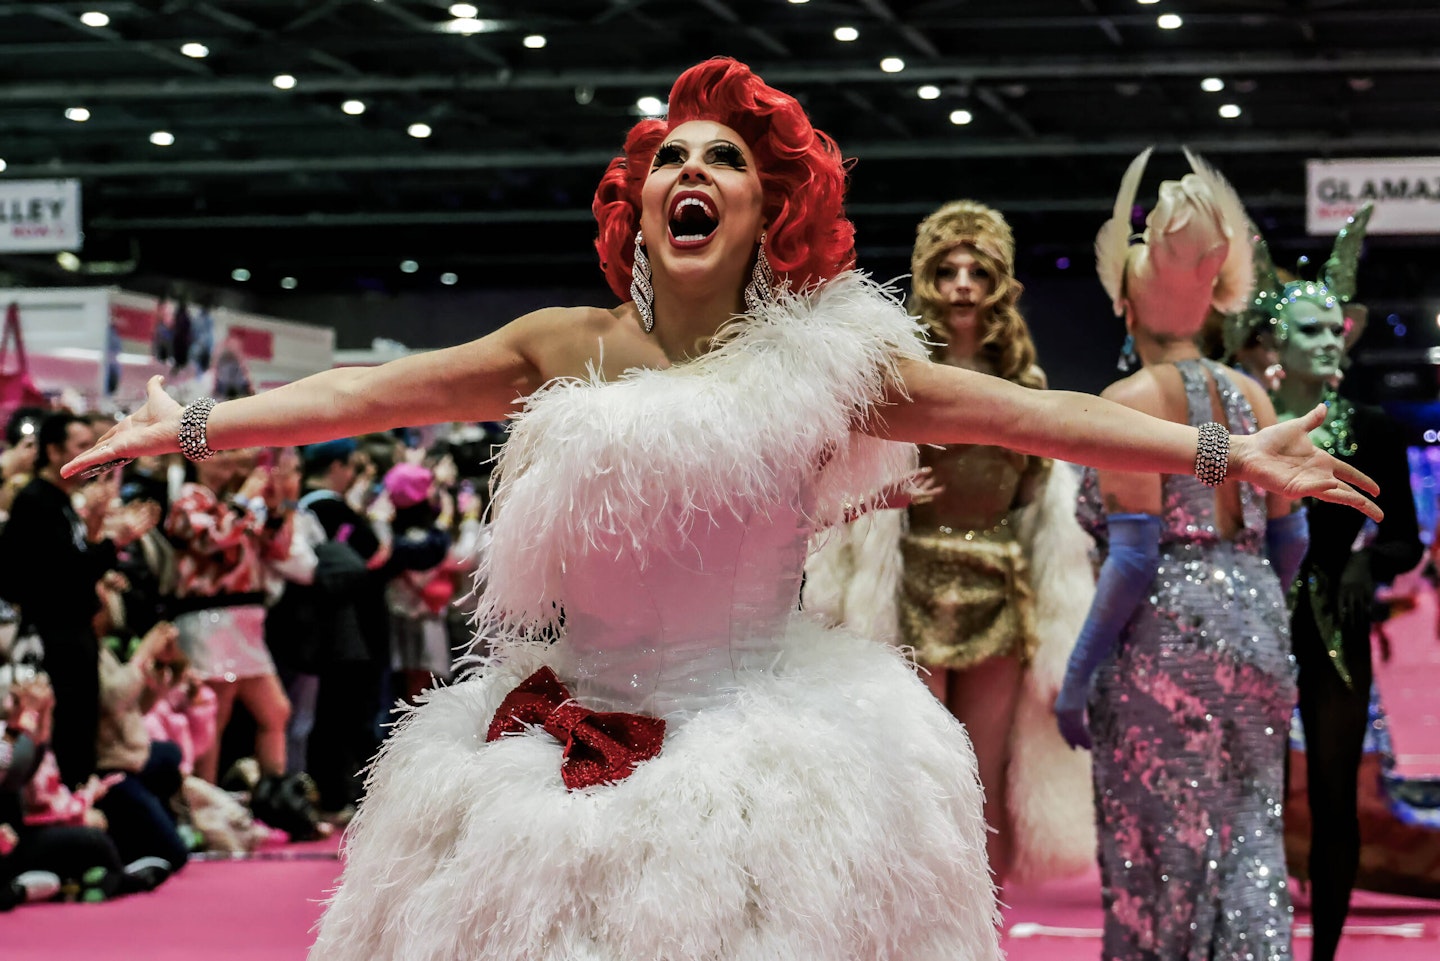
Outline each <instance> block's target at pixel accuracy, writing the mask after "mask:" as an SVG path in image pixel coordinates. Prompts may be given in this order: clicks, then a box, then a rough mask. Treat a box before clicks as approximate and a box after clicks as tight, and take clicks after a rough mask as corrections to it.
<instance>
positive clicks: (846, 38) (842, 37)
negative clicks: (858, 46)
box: [835, 27, 860, 43]
mask: <svg viewBox="0 0 1440 961" xmlns="http://www.w3.org/2000/svg"><path fill="white" fill-rule="evenodd" d="M835 39H836V40H839V41H840V42H841V43H850V42H851V41H853V40H859V39H860V31H859V30H856V29H855V28H854V27H836V28H835Z"/></svg>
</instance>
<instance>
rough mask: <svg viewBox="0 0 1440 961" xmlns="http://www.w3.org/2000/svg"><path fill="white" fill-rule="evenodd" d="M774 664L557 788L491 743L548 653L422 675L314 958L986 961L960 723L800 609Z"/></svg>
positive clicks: (990, 945) (534, 651)
mask: <svg viewBox="0 0 1440 961" xmlns="http://www.w3.org/2000/svg"><path fill="white" fill-rule="evenodd" d="M788 633H789V636H788V638H787V639H786V642H785V654H784V656H783V657H782V658H781V659H780V661H779V663H778V664H777V665H776V667H775V669H774V670H773V671H768V672H765V673H753V674H749V675H747V676H746V677H745V679H744V682H743V685H742V687H741V689H740V690H739V692H738V693H737V695H736V697H735V698H734V699H733V701H731V702H730V703H728V704H727V705H725V706H722V707H718V708H713V709H710V710H707V711H704V712H701V713H699V714H697V715H696V716H694V717H693V718H691V719H690V720H689V721H687V722H685V723H684V724H681V725H678V726H672V729H671V731H670V733H669V734H667V737H666V741H665V747H664V750H663V751H662V752H661V753H660V755H659V756H658V757H656V758H654V759H652V760H650V761H647V762H645V763H644V764H642V765H641V766H640V767H639V768H637V769H636V771H635V773H634V774H632V775H631V776H630V777H629V778H628V779H626V780H624V781H622V782H620V783H618V784H613V785H605V786H601V787H596V788H591V789H588V790H585V791H579V792H574V793H570V792H567V791H566V790H565V788H564V786H563V785H562V783H561V781H560V760H561V754H560V746H559V744H558V743H556V742H555V741H554V740H552V739H551V738H550V737H549V736H547V735H545V734H543V733H540V732H534V733H527V734H524V735H519V736H514V737H507V738H504V739H502V740H500V741H497V742H494V743H489V744H487V743H485V730H486V727H487V725H488V724H489V723H490V718H491V716H492V715H493V713H494V711H495V709H496V708H497V707H498V705H499V702H500V700H501V698H503V697H504V695H505V694H506V693H508V692H509V691H510V690H511V689H512V688H513V687H514V686H515V684H516V683H518V682H519V681H520V680H522V679H523V678H525V677H526V676H528V675H529V674H530V673H531V672H532V671H534V670H535V669H536V668H537V667H539V666H540V665H541V664H542V663H550V664H552V666H554V667H555V668H556V670H557V671H558V672H559V673H560V674H561V676H562V677H564V676H565V665H564V662H563V649H562V648H560V647H556V648H549V649H544V648H523V647H522V648H519V649H515V650H512V651H511V652H510V653H509V654H508V655H507V656H506V657H505V658H504V659H503V660H502V661H501V662H500V663H498V664H495V665H492V666H491V667H489V668H487V669H486V671H485V672H484V673H483V674H482V675H480V676H476V677H472V678H470V679H468V680H466V681H464V682H462V683H460V684H457V685H455V686H453V687H449V688H445V689H443V690H440V691H437V692H435V693H434V694H432V695H431V696H430V698H429V700H428V701H427V702H426V703H425V704H423V705H422V706H421V707H419V708H417V709H416V710H415V711H413V712H412V713H410V714H409V715H408V716H407V717H406V718H405V719H404V720H403V722H402V723H401V724H400V725H399V727H398V729H397V730H396V731H395V732H394V734H393V736H392V737H391V738H390V739H389V741H388V742H387V744H386V746H385V748H384V749H383V751H382V752H381V755H380V757H379V758H378V759H377V761H376V764H375V767H374V768H373V770H372V772H371V775H370V783H369V793H368V796H367V797H366V799H365V801H364V803H363V804H362V806H361V809H360V813H359V815H358V816H357V817H356V819H355V821H354V823H353V824H352V825H351V828H350V833H349V834H348V835H347V841H346V861H347V864H346V868H345V874H344V877H343V878H342V884H341V887H340V889H339V890H338V892H337V893H336V894H335V896H334V898H333V900H332V902H331V904H330V907H329V910H328V911H327V913H326V915H325V917H324V919H323V921H322V922H321V928H320V937H319V940H318V942H317V943H316V945H315V948H314V950H313V951H312V953H311V959H312V961H400V959H404V961H457V959H466V961H476V959H497V961H498V959H514V961H521V959H524V961H562V959H563V961H660V959H664V961H692V959H693V961H702V959H703V961H722V959H723V961H882V959H888V961H902V959H903V961H993V959H998V958H999V957H1000V950H999V946H998V940H997V928H996V925H997V921H998V916H997V912H996V906H995V897H994V890H993V887H992V885H991V881H990V874H989V870H988V867H987V865H986V862H985V837H984V832H985V828H984V824H983V821H982V818H981V791H980V786H979V784H978V782H977V780H976V772H975V758H974V754H973V752H972V751H971V748H970V743H969V740H968V739H967V737H966V736H965V733H964V731H963V729H962V728H961V727H960V726H959V725H958V724H956V723H955V721H954V720H953V719H952V718H951V717H950V716H949V714H948V713H947V712H946V711H945V710H944V708H942V707H941V706H940V705H939V704H938V703H937V702H936V701H935V699H934V698H933V697H931V696H930V695H929V693H928V692H927V691H926V690H925V688H924V686H923V685H922V684H921V682H920V681H919V680H918V679H917V678H916V676H915V674H914V671H913V669H912V668H911V666H910V664H909V663H908V662H906V661H905V660H903V658H902V657H900V656H899V655H898V654H897V653H896V652H895V651H893V650H891V649H889V648H887V647H885V646H883V645H881V644H877V643H874V642H871V641H866V640H863V639H861V638H858V637H856V636H854V635H851V634H848V633H845V632H843V631H836V630H830V629H825V628H822V627H820V626H819V625H817V624H815V623H813V622H811V621H809V620H807V619H805V618H803V617H797V618H796V619H795V620H794V622H793V623H792V626H791V628H790V629H789V632H788Z"/></svg>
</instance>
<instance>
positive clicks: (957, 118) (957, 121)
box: [950, 110, 975, 127]
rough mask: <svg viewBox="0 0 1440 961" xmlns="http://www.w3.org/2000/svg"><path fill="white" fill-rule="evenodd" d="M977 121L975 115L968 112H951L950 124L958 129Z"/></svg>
mask: <svg viewBox="0 0 1440 961" xmlns="http://www.w3.org/2000/svg"><path fill="white" fill-rule="evenodd" d="M974 119H975V115H974V114H973V113H971V112H970V111H968V110H952V111H950V122H951V123H953V124H954V125H955V126H957V127H963V126H965V125H966V124H967V123H969V122H970V121H972V120H974Z"/></svg>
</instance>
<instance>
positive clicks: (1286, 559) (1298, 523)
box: [1265, 507, 1310, 593]
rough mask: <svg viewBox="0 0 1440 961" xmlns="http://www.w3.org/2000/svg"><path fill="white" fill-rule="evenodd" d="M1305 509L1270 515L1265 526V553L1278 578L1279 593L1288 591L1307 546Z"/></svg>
mask: <svg viewBox="0 0 1440 961" xmlns="http://www.w3.org/2000/svg"><path fill="white" fill-rule="evenodd" d="M1307 516H1308V515H1307V514H1306V512H1305V508H1304V507H1301V508H1300V509H1298V510H1293V511H1291V512H1290V513H1289V514H1286V515H1285V516H1284V517H1274V518H1271V519H1270V521H1269V523H1267V524H1266V525H1265V556H1266V557H1268V558H1270V566H1271V567H1273V568H1274V569H1275V576H1276V577H1278V578H1280V590H1281V592H1282V593H1283V592H1285V591H1289V590H1290V585H1291V584H1293V583H1295V575H1296V574H1298V573H1299V572H1300V564H1301V562H1303V561H1304V560H1305V551H1306V550H1308V549H1309V547H1310V524H1309V522H1308V520H1307Z"/></svg>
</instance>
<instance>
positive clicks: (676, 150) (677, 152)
mask: <svg viewBox="0 0 1440 961" xmlns="http://www.w3.org/2000/svg"><path fill="white" fill-rule="evenodd" d="M685 156H686V154H685V148H684V147H682V146H680V145H679V144H678V143H667V144H664V145H663V146H661V148H660V149H659V150H657V151H655V162H654V164H652V168H653V167H668V166H670V165H671V164H683V163H684V162H685Z"/></svg>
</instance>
